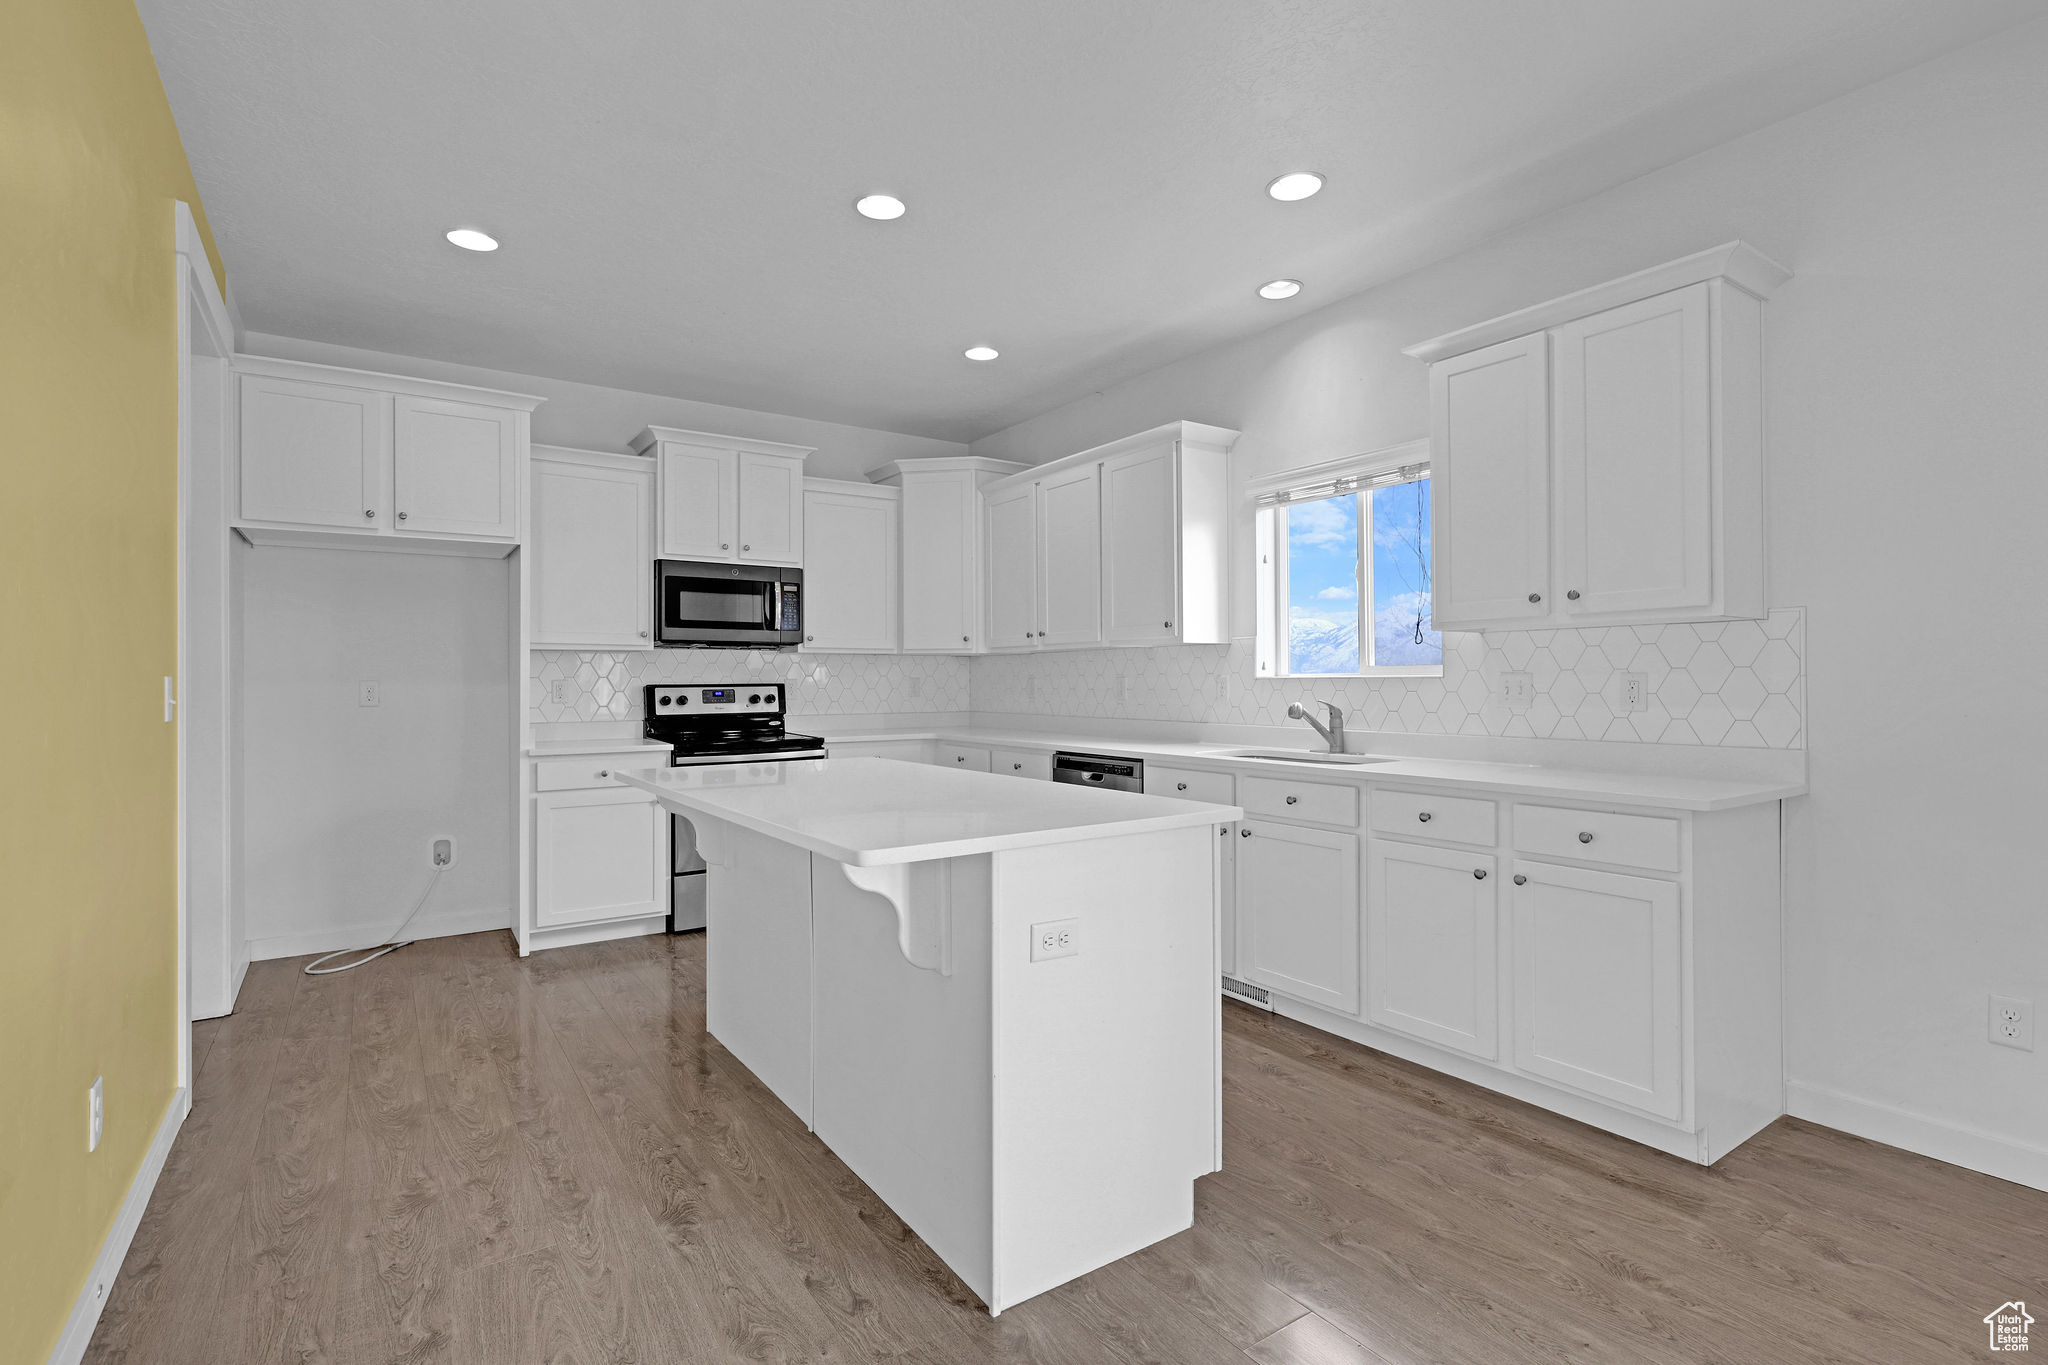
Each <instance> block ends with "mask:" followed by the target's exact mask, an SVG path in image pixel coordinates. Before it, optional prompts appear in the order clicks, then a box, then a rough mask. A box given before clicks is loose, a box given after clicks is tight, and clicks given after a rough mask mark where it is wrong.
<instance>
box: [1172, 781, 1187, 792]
mask: <svg viewBox="0 0 2048 1365" xmlns="http://www.w3.org/2000/svg"><path fill="white" fill-rule="evenodd" d="M1173 789H1174V790H1175V791H1180V792H1184V791H1186V790H1187V789H1188V784H1187V783H1185V782H1176V783H1174V784H1173Z"/></svg>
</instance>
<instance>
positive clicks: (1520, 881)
mask: <svg viewBox="0 0 2048 1365" xmlns="http://www.w3.org/2000/svg"><path fill="white" fill-rule="evenodd" d="M1528 884H1529V879H1528V878H1527V877H1525V876H1523V875H1522V874H1521V873H1519V872H1517V873H1516V874H1515V885H1516V886H1527V885H1528Z"/></svg>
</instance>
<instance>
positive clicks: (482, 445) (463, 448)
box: [235, 356, 540, 546]
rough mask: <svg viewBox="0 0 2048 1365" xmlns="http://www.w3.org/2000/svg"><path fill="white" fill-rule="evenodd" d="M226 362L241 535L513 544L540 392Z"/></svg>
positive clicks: (252, 360) (281, 363)
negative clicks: (235, 392) (233, 401)
mask: <svg viewBox="0 0 2048 1365" xmlns="http://www.w3.org/2000/svg"><path fill="white" fill-rule="evenodd" d="M235 369H236V371H237V372H238V380H237V382H238V384H239V386H240V391H241V401H240V405H239V409H240V419H241V426H240V431H239V433H238V460H239V480H240V496H239V503H238V507H239V510H238V515H237V517H236V525H237V526H239V527H240V528H241V529H242V530H243V532H244V534H247V535H252V536H260V535H261V533H263V532H265V531H274V532H293V531H341V530H346V531H351V532H355V533H357V534H359V535H366V536H391V537H405V538H410V539H415V540H422V541H434V542H440V543H442V544H444V545H445V544H448V543H450V542H469V543H471V544H474V545H480V546H487V545H490V544H499V545H509V544H512V543H516V542H517V541H518V539H519V535H520V469H521V465H522V462H523V461H524V459H525V455H526V446H527V429H528V423H529V421H530V417H529V414H530V413H531V412H532V411H533V409H534V408H535V407H536V406H538V405H539V403H540V400H539V399H537V398H531V397H527V396H525V395H522V394H513V393H500V392H497V391H495V390H490V389H472V388H468V387H465V386H460V385H454V384H441V383H435V382H432V381H429V380H419V379H409V378H406V377H404V376H400V375H384V374H371V373H368V372H366V371H362V370H344V369H337V368H335V367H333V366H329V365H307V364H300V363H298V362H296V361H286V360H269V359H265V358H262V357H257V356H237V357H236V358H235Z"/></svg>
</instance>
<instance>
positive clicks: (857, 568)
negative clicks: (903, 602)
mask: <svg viewBox="0 0 2048 1365" xmlns="http://www.w3.org/2000/svg"><path fill="white" fill-rule="evenodd" d="M899 539H900V537H899V535H898V532H897V504H896V500H895V499H894V498H882V497H871V496H866V495H861V494H848V493H834V492H829V491H825V490H822V489H815V488H814V489H811V490H809V491H808V492H806V493H805V494H804V587H805V590H806V592H805V595H806V596H807V597H808V598H809V599H810V600H809V601H807V602H806V603H805V604H804V647H805V648H806V649H820V650H859V651H861V652H863V653H869V654H890V653H894V652H895V650H896V617H897V610H898V606H897V603H898V594H897V581H896V573H897V570H896V562H897V561H896V550H897V542H898V540H899Z"/></svg>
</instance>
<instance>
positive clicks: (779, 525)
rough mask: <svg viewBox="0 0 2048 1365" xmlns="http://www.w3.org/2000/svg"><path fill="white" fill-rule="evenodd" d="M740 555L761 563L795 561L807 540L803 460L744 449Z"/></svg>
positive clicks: (742, 454) (740, 509)
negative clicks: (805, 534)
mask: <svg viewBox="0 0 2048 1365" xmlns="http://www.w3.org/2000/svg"><path fill="white" fill-rule="evenodd" d="M739 477H740V503H739V528H740V558H741V559H744V560H747V561H749V562H751V563H760V564H795V563H796V562H797V561H798V560H799V559H800V558H801V557H802V552H803V543H804V470H803V462H802V461H800V460H792V459H789V458H787V457H786V456H782V455H757V454H755V453H753V452H752V451H744V450H743V451H741V452H740V459H739Z"/></svg>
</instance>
